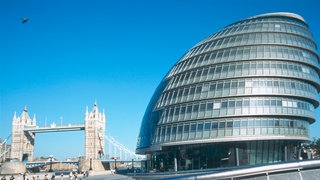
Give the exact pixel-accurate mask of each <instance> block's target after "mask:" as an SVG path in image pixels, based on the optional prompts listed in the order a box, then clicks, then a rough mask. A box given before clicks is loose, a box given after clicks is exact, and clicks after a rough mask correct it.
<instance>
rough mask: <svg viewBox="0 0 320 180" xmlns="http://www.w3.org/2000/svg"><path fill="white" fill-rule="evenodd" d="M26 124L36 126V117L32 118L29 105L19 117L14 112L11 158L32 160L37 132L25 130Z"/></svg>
mask: <svg viewBox="0 0 320 180" xmlns="http://www.w3.org/2000/svg"><path fill="white" fill-rule="evenodd" d="M25 126H36V117H35V115H34V117H33V119H31V118H30V116H29V114H28V110H27V107H25V108H24V110H23V112H22V113H21V115H20V116H19V117H17V116H16V113H14V116H13V120H12V143H11V153H10V154H11V158H14V159H18V160H19V161H32V160H33V151H34V138H35V134H34V133H31V132H24V131H23V129H24V127H25Z"/></svg>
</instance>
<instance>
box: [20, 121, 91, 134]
mask: <svg viewBox="0 0 320 180" xmlns="http://www.w3.org/2000/svg"><path fill="white" fill-rule="evenodd" d="M84 129H85V126H84V124H61V125H57V124H54V123H53V124H50V125H49V126H25V127H24V129H23V131H27V132H31V133H46V132H63V131H81V130H84Z"/></svg>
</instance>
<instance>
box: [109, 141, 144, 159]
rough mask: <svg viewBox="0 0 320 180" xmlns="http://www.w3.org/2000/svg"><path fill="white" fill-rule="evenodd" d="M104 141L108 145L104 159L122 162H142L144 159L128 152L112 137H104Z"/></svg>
mask: <svg viewBox="0 0 320 180" xmlns="http://www.w3.org/2000/svg"><path fill="white" fill-rule="evenodd" d="M105 139H106V140H107V141H106V142H107V144H108V153H107V155H106V156H105V159H114V158H116V159H119V160H124V161H131V160H132V159H136V160H138V159H139V160H142V159H145V156H143V155H138V154H136V153H135V152H134V151H132V150H130V149H129V148H127V147H126V146H124V145H123V144H121V143H120V142H118V141H117V140H115V139H114V138H113V137H111V136H108V135H105Z"/></svg>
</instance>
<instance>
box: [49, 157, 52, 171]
mask: <svg viewBox="0 0 320 180" xmlns="http://www.w3.org/2000/svg"><path fill="white" fill-rule="evenodd" d="M49 158H50V169H49V172H53V170H52V159H53V155H50V156H49Z"/></svg>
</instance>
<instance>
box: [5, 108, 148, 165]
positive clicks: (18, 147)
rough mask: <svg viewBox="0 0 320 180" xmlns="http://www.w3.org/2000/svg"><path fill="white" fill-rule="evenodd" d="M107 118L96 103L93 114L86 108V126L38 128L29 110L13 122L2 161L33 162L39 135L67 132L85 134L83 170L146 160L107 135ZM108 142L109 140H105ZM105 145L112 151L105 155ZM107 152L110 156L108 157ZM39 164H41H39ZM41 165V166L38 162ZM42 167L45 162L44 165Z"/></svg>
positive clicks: (81, 163)
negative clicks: (106, 164) (105, 163)
mask: <svg viewBox="0 0 320 180" xmlns="http://www.w3.org/2000/svg"><path fill="white" fill-rule="evenodd" d="M105 123H106V116H105V114H104V111H102V112H99V110H98V106H97V104H96V103H94V106H93V108H92V111H91V112H89V110H88V107H87V108H86V112H85V118H84V123H82V124H81V123H79V124H60V125H57V124H55V123H52V124H51V125H46V126H38V125H37V124H36V118H35V116H34V117H33V119H31V118H30V117H29V114H28V111H27V108H24V110H23V112H22V114H21V115H20V116H19V117H17V115H16V113H15V114H14V117H13V121H12V134H11V139H12V140H11V145H8V143H7V139H8V138H9V137H8V138H7V139H5V140H4V141H3V142H0V143H1V144H0V145H1V146H0V160H1V159H4V157H6V158H10V159H15V160H17V161H19V162H28V164H29V165H31V164H32V163H31V164H30V162H33V154H34V142H35V138H36V134H37V133H51V132H65V131H84V156H83V157H81V160H82V162H80V161H79V167H80V166H81V168H84V169H89V166H90V168H92V167H91V166H94V167H93V168H94V169H96V170H99V169H102V168H103V167H102V164H101V160H103V161H108V160H110V159H118V160H119V161H128V160H132V159H142V158H143V156H141V155H136V154H135V153H134V151H131V150H130V149H128V148H127V147H125V146H124V145H122V144H121V143H119V142H118V141H116V140H115V139H114V138H112V137H110V136H107V135H105ZM105 140H106V141H105ZM105 143H106V144H107V145H108V151H107V152H105ZM105 153H107V154H105ZM35 163H36V164H37V162H35ZM38 164H39V163H38ZM40 164H41V163H40Z"/></svg>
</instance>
